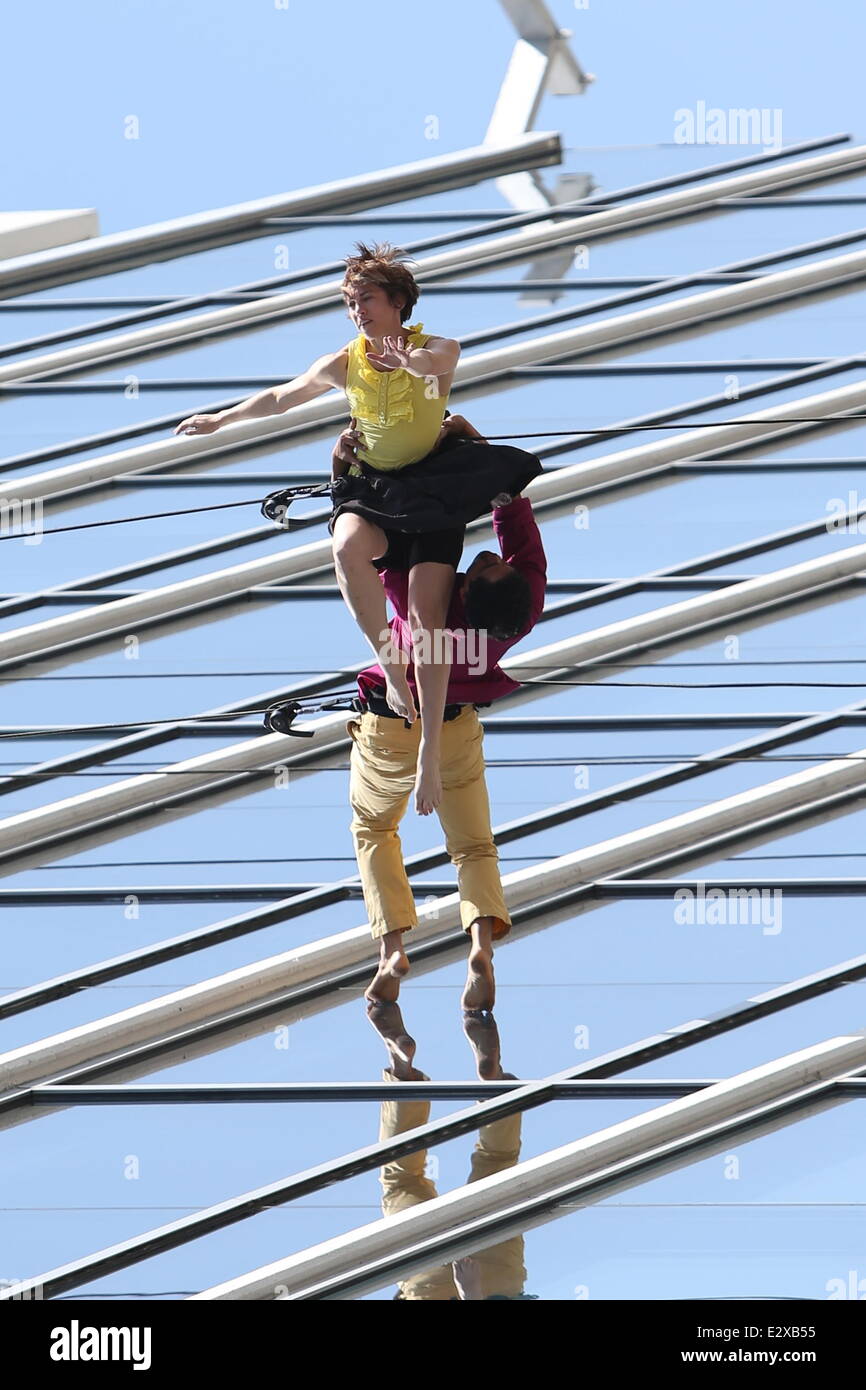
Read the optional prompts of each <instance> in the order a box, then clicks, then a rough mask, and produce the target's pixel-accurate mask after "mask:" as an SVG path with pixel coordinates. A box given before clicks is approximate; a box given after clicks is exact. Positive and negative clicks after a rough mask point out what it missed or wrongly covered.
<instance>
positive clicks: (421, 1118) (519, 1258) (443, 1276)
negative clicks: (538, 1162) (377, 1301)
mask: <svg viewBox="0 0 866 1390" xmlns="http://www.w3.org/2000/svg"><path fill="white" fill-rule="evenodd" d="M382 1078H383V1080H385V1081H393V1080H394V1076H393V1073H392V1072H390V1071H384V1072H383V1073H382ZM424 1079H425V1081H426V1080H427V1077H425V1078H424ZM429 1119H430V1102H429V1100H401V1101H398V1100H386V1101H383V1103H382V1109H381V1112H380V1120H379V1142H380V1143H386V1142H387V1141H388V1140H389V1139H394V1138H396V1136H397V1135H398V1134H403V1133H404V1132H405V1131H406V1130H407V1129H416V1128H418V1126H420V1125H426V1124H427V1121H428V1120H429ZM522 1119H523V1116H522V1114H520V1113H518V1114H516V1115H506V1116H505V1117H504V1119H501V1120H494V1121H493V1123H492V1124H489V1125H483V1126H482V1127H481V1129H479V1131H478V1138H477V1140H476V1143H475V1149H474V1151H473V1154H472V1165H471V1171H470V1174H469V1178H468V1181H469V1182H477V1181H478V1179H479V1178H486V1177H489V1176H490V1174H491V1173H501V1172H502V1170H503V1168H511V1167H513V1166H514V1164H515V1163H516V1162H517V1161H518V1159H519V1158H520V1129H521V1121H522ZM426 1163H427V1150H426V1149H419V1150H418V1151H417V1152H416V1153H412V1154H406V1155H405V1156H404V1157H403V1158H397V1159H394V1160H392V1162H391V1163H386V1164H385V1166H384V1168H382V1169H381V1170H380V1175H379V1178H380V1182H381V1184H382V1211H383V1212H384V1214H385V1216H394V1215H396V1213H397V1212H398V1211H406V1210H407V1208H409V1207H414V1206H417V1205H418V1203H419V1202H428V1201H429V1200H430V1198H431V1197H435V1196H437V1189H436V1185H435V1183H433V1182H432V1181H431V1179H430V1178H428V1177H427V1175H426V1173H425V1171H424V1170H425V1167H426ZM472 1259H473V1260H475V1262H476V1264H477V1267H478V1273H479V1279H480V1287H481V1294H482V1297H483V1298H519V1297H520V1295H521V1294H522V1293H523V1288H524V1284H525V1282H526V1268H525V1266H524V1263H523V1236H510V1237H509V1238H508V1239H507V1240H501V1241H499V1242H498V1243H497V1244H496V1245H489V1246H488V1247H487V1248H486V1249H485V1250H476V1251H475V1252H474V1254H473V1255H472ZM400 1294H401V1296H402V1297H403V1298H405V1299H411V1300H417V1299H424V1300H425V1301H426V1300H430V1301H437V1302H442V1301H448V1300H450V1299H455V1298H457V1297H458V1294H457V1288H456V1285H455V1283H454V1276H453V1273H452V1269H451V1265H450V1264H447V1265H438V1266H437V1267H436V1268H434V1269H425V1270H423V1271H422V1272H420V1273H418V1274H412V1275H410V1276H409V1278H408V1279H403V1280H401V1281H400Z"/></svg>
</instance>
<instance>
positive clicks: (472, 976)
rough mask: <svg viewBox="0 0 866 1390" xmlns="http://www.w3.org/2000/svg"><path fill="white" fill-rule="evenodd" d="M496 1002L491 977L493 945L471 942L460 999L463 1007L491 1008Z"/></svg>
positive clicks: (493, 982) (494, 985) (494, 986)
mask: <svg viewBox="0 0 866 1390" xmlns="http://www.w3.org/2000/svg"><path fill="white" fill-rule="evenodd" d="M495 1002H496V984H495V981H494V979H493V947H492V946H491V945H488V944H486V943H478V942H473V945H472V950H471V951H470V952H469V969H468V972H467V975H466V988H465V989H464V991H463V997H462V999H461V1000H460V1003H461V1006H462V1008H464V1009H492V1008H493V1005H494V1004H495Z"/></svg>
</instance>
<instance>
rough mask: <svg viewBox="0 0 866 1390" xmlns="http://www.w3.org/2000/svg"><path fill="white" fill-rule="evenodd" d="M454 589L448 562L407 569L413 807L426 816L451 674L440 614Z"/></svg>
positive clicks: (438, 794)
mask: <svg viewBox="0 0 866 1390" xmlns="http://www.w3.org/2000/svg"><path fill="white" fill-rule="evenodd" d="M453 589H454V570H453V568H452V566H451V565H443V564H440V563H439V562H438V561H432V560H425V561H422V562H421V563H420V564H417V565H413V566H412V569H411V570H410V571H409V626H410V628H411V630H412V649H413V655H414V659H415V684H416V686H417V688H418V703H419V705H420V706H421V742H420V745H419V747H418V775H417V778H416V781H415V810H416V811H417V812H418V814H419V815H422V816H429V815H430V813H431V811H435V809H436V807H437V806H438V805H439V802H440V801H441V800H442V776H441V773H440V770H439V759H440V756H441V751H442V715H443V713H444V711H445V703H446V696H447V693H448V677H449V676H450V674H451V653H450V651H449V649H448V643H447V641H446V637H445V619H446V617H447V614H448V604H449V603H450V601H451V594H452V591H453Z"/></svg>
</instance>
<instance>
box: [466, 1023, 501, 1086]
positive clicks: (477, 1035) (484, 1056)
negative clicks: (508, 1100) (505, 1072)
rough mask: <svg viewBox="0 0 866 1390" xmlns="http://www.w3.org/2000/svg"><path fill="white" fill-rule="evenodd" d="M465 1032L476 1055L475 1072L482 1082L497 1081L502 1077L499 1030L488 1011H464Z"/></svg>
mask: <svg viewBox="0 0 866 1390" xmlns="http://www.w3.org/2000/svg"><path fill="white" fill-rule="evenodd" d="M463 1032H464V1033H465V1034H466V1036H467V1038H468V1039H469V1045H470V1047H471V1048H472V1051H473V1053H474V1054H475V1070H476V1071H477V1072H478V1076H479V1078H480V1080H481V1081H497V1080H498V1079H499V1078H500V1077H501V1076H502V1059H501V1057H500V1051H499V1029H498V1028H497V1026H496V1019H495V1018H494V1017H493V1015H492V1013H490V1011H489V1010H488V1009H465V1008H464V1010H463Z"/></svg>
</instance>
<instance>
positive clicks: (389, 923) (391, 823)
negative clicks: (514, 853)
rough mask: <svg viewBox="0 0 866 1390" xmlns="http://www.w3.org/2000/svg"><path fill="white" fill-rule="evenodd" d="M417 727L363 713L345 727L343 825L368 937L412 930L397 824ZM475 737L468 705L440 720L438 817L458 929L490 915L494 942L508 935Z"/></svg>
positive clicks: (410, 778)
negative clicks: (456, 897) (346, 805)
mask: <svg viewBox="0 0 866 1390" xmlns="http://www.w3.org/2000/svg"><path fill="white" fill-rule="evenodd" d="M420 725H421V721H420V719H416V720H415V723H414V724H412V725H411V726H410V727H409V728H407V727H406V725H405V723H404V721H403V720H402V719H389V718H388V717H387V716H386V715H379V714H371V713H370V712H369V711H368V712H366V713H364V714H361V715H359V716H358V717H357V718H356V719H352V720H350V721H349V723H348V725H347V726H346V727H347V729H348V732H349V734H350V736H351V738H352V742H353V747H352V757H351V776H350V782H349V800H350V802H351V806H352V812H353V815H352V822H351V827H350V828H351V831H352V839H353V840H354V843H355V854H356V856H357V860H358V869H359V871H360V874H361V883H362V886H363V890H364V904H365V906H366V909H367V916H368V919H369V922H370V930H371V932H372V933H373V936H374V937H380V936H384V935H385V933H386V932H390V931H408V930H409V929H410V928H411V927H414V926H417V925H418V919H417V916H416V914H415V901H414V899H413V897H412V890H411V888H410V887H409V880H408V878H407V876H406V870H405V868H404V866H403V847H402V845H401V843H400V836H399V834H398V826H399V824H400V821H401V820H402V818H403V815H404V813H405V811H406V807H407V805H408V802H409V797H410V795H411V793H412V791H413V789H414V786H415V775H416V766H417V761H418V745H419V742H420V739H421V727H420ZM482 738H483V731H482V728H481V723H480V721H479V718H478V715H477V713H476V711H475V709H474V708H473V706H472V705H464V706H463V709H462V710H461V712H460V714H459V715H458V716H457V718H456V719H450V720H448V721H447V722H445V723H443V725H442V754H441V760H440V771H441V777H442V799H441V801H440V803H439V807H438V815H439V820H440V823H441V825H442V829H443V831H444V833H445V845H446V848H447V850H448V853H449V855H450V856H451V861H452V863H453V864H454V866H455V867H456V869H457V884H458V888H459V891H460V916H461V921H462V923H463V929H464V931H467V932H468V931H469V929H470V927H471V926H472V923H473V922H475V921H477V919H478V918H479V917H494V918H496V922H495V924H494V930H493V938H494V940H498V939H500V938H501V937H503V936H506V935H507V934H508V931H509V929H510V927H511V918H510V917H509V915H508V909H507V908H506V906H505V898H504V897H503V893H502V883H501V881H500V878H499V856H498V854H497V851H496V845H495V844H494V842H493V832H492V830H491V828H490V802H489V799H488V796H487V783H486V781H485V778H484V754H483V752H482V747H481V744H482Z"/></svg>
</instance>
